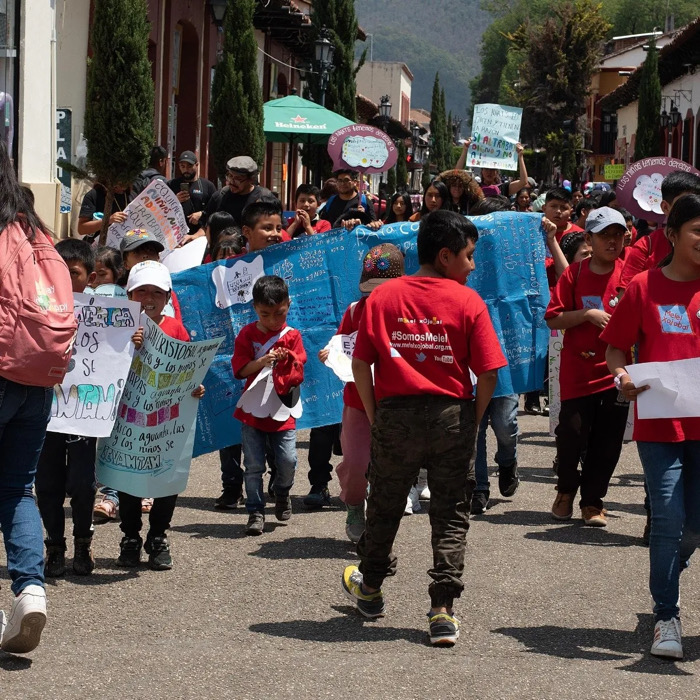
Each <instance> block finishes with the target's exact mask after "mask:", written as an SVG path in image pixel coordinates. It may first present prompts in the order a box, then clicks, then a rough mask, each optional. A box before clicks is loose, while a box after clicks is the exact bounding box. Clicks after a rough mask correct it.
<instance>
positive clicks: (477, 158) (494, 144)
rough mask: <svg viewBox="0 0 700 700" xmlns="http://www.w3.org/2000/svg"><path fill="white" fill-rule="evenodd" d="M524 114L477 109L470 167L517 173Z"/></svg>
mask: <svg viewBox="0 0 700 700" xmlns="http://www.w3.org/2000/svg"><path fill="white" fill-rule="evenodd" d="M522 118H523V110H522V109H521V108H520V107H507V106H505V105H494V104H481V105H474V116H473V118H472V142H471V143H470V144H469V155H468V158H467V163H468V164H469V165H470V166H471V167H475V168H502V169H503V170H516V169H517V166H518V156H517V153H516V151H515V144H517V143H518V141H520V122H521V121H522Z"/></svg>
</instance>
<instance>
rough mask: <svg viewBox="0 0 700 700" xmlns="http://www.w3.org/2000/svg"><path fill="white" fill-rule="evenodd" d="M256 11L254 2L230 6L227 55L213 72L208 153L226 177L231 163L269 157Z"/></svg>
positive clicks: (235, 0) (234, 1) (241, 0)
mask: <svg viewBox="0 0 700 700" xmlns="http://www.w3.org/2000/svg"><path fill="white" fill-rule="evenodd" d="M255 5H256V2H255V0H228V7H227V9H226V18H225V20H224V42H223V51H222V55H221V60H220V61H219V62H218V63H217V65H216V68H215V71H214V80H213V81H212V89H211V93H212V94H211V107H210V121H211V125H212V129H211V140H210V144H209V148H210V151H211V154H212V157H213V160H214V165H215V167H216V170H217V172H218V173H219V175H220V176H221V177H223V176H224V173H225V172H226V162H227V161H228V160H229V159H230V158H234V157H235V156H250V157H251V158H252V159H253V160H254V161H255V162H256V163H258V165H261V164H262V162H263V159H264V157H265V133H264V131H263V100H262V90H261V88H260V81H259V80H258V44H257V42H256V41H255V33H254V28H253V13H254V12H255Z"/></svg>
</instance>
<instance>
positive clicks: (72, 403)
mask: <svg viewBox="0 0 700 700" xmlns="http://www.w3.org/2000/svg"><path fill="white" fill-rule="evenodd" d="M73 301H74V305H75V317H76V319H77V320H78V331H77V333H76V336H75V344H74V346H73V357H72V358H71V361H70V364H69V365H68V372H67V373H66V376H65V378H64V379H63V382H62V383H61V384H57V385H56V386H55V387H54V389H53V391H54V396H53V402H52V405H51V420H50V422H49V427H48V430H49V431H51V432H52V433H67V434H68V435H83V436H85V437H106V436H107V435H109V434H110V433H111V432H112V427H113V426H114V421H115V419H116V417H117V408H118V407H119V402H120V400H121V396H122V391H123V389H124V384H125V381H126V376H127V374H128V373H129V367H130V366H131V358H132V357H133V354H134V345H133V343H132V342H131V336H132V335H133V334H134V331H136V329H137V328H138V325H139V314H140V312H141V308H140V304H137V303H136V302H132V301H127V300H126V299H115V298H112V299H110V298H103V297H94V296H91V295H89V294H74V295H73Z"/></svg>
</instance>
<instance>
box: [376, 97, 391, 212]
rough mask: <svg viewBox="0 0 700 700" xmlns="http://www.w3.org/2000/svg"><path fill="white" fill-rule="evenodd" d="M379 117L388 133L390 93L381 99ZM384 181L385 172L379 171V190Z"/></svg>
mask: <svg viewBox="0 0 700 700" xmlns="http://www.w3.org/2000/svg"><path fill="white" fill-rule="evenodd" d="M379 119H380V120H381V123H382V131H383V132H384V133H385V134H387V135H388V129H389V119H391V98H390V97H389V95H384V96H383V97H381V98H380V100H379ZM383 182H384V173H379V187H378V188H377V189H378V190H381V187H382V183H383ZM381 208H382V200H381V195H380V199H379V210H380V211H381Z"/></svg>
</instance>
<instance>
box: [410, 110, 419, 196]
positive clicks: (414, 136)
mask: <svg viewBox="0 0 700 700" xmlns="http://www.w3.org/2000/svg"><path fill="white" fill-rule="evenodd" d="M419 138H420V126H419V125H418V123H414V124H413V126H412V127H411V146H412V149H411V161H412V163H413V169H412V170H411V189H412V190H417V189H418V188H417V187H416V170H417V168H416V165H417V164H418V139H419Z"/></svg>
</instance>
